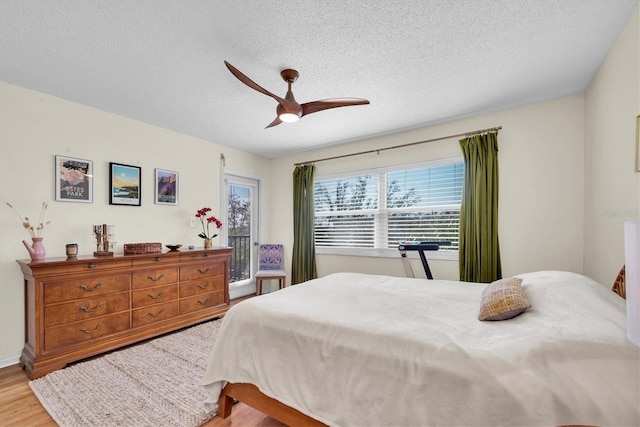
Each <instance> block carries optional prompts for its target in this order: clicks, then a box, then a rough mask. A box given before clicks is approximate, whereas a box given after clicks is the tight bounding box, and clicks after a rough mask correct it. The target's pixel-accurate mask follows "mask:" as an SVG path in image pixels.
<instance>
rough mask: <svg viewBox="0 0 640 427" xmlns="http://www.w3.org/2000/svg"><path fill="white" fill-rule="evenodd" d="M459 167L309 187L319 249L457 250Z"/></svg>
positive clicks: (342, 179)
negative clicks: (410, 246)
mask: <svg viewBox="0 0 640 427" xmlns="http://www.w3.org/2000/svg"><path fill="white" fill-rule="evenodd" d="M463 177H464V163H462V162H459V161H457V162H455V163H447V164H439V165H435V166H424V167H415V168H411V169H404V170H393V171H388V170H387V171H369V172H368V173H364V174H358V175H353V176H346V177H345V176H343V177H339V178H328V179H318V180H316V182H315V240H316V246H318V247H325V248H331V247H334V248H396V247H397V246H398V243H399V242H404V241H420V242H426V241H428V242H438V243H440V245H441V249H442V250H457V249H458V226H459V218H460V201H461V197H462V182H463Z"/></svg>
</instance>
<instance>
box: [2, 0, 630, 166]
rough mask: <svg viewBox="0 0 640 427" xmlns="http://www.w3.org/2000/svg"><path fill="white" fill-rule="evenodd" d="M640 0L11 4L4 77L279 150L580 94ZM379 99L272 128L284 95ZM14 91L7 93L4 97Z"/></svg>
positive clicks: (5, 13)
mask: <svg viewBox="0 0 640 427" xmlns="http://www.w3.org/2000/svg"><path fill="white" fill-rule="evenodd" d="M637 5H638V0H447V1H441V0H416V1H413V0H384V1H381V0H327V1H313V0H286V1H285V0H280V1H275V0H199V1H196V0H153V1H147V0H131V1H130V0H106V1H103V0H100V1H99V0H85V1H77V0H72V1H69V0H30V1H25V0H0V80H3V81H5V82H9V83H12V84H16V85H19V86H22V87H26V88H30V89H34V90H38V91H41V92H44V93H48V94H51V95H55V96H58V97H61V98H65V99H68V100H71V101H75V102H79V103H81V104H85V105H89V106H93V107H95V108H99V109H101V110H105V111H109V112H113V113H116V114H119V115H122V116H126V117H130V118H133V119H136V120H140V121H143V122H146V123H151V124H154V125H157V126H161V127H164V128H167V129H172V130H175V131H177V132H181V133H184V134H188V135H193V136H196V137H199V138H202V139H205V140H208V141H213V142H216V143H219V144H223V145H226V146H232V147H236V148H239V149H242V150H246V151H251V152H254V153H257V154H260V155H264V156H267V157H277V156H281V155H285V154H288V153H293V152H299V151H305V150H309V149H312V148H315V147H319V146H326V145H333V144H339V143H343V142H347V141H354V140H358V139H362V138H366V137H371V136H374V135H381V134H388V133H392V132H396V131H400V130H403V129H410V128H415V127H419V126H424V125H429V124H433V123H437V122H443V121H447V120H451V119H454V118H459V117H465V116H471V115H476V114H479V113H483V112H488V111H495V110H499V109H503V108H508V107H513V106H517V105H525V104H530V103H534V102H539V101H543V100H547V99H553V98H558V97H562V96H566V95H572V94H578V93H582V92H583V91H584V90H585V89H586V88H587V86H588V84H589V82H590V81H591V79H592V78H593V76H594V75H595V73H596V71H597V69H598V67H599V66H600V64H601V63H602V61H603V59H604V57H605V55H606V53H607V52H608V50H609V49H610V48H611V46H612V45H613V42H614V41H615V39H616V37H617V36H618V34H619V33H620V31H621V29H622V27H623V26H624V24H625V22H626V20H627V19H628V18H629V16H630V15H631V13H632V12H633V10H634V9H635V8H636V7H637ZM224 60H227V61H229V62H230V63H231V64H233V65H234V66H235V67H237V68H238V69H239V70H240V71H242V72H243V73H244V74H246V75H247V76H249V77H250V78H251V79H252V80H253V81H255V82H256V83H258V84H259V85H261V86H262V87H264V88H265V89H267V90H270V91H271V92H274V93H276V94H278V95H280V96H284V94H285V92H286V84H285V82H284V81H283V80H282V79H281V78H280V75H279V73H280V70H281V69H283V68H295V69H297V70H298V71H299V72H300V78H299V79H298V81H297V82H296V83H295V84H294V85H293V92H294V94H295V96H296V99H297V100H298V101H299V102H300V103H303V102H309V101H315V100H318V99H326V98H335V97H359V98H367V99H369V100H370V101H371V104H370V105H365V106H356V107H346V108H338V109H333V110H327V111H323V112H318V113H315V114H312V115H309V116H305V117H303V118H302V119H301V120H300V121H298V122H296V123H293V124H281V125H279V126H276V127H274V128H270V129H264V127H265V126H266V125H267V124H269V123H270V122H271V121H272V120H273V119H274V118H275V116H276V113H275V107H276V101H275V100H273V99H272V98H270V97H267V96H265V95H263V94H261V93H258V92H256V91H254V90H252V89H250V88H248V87H247V86H245V85H243V84H242V83H240V82H239V81H238V80H237V79H236V78H235V77H234V76H233V75H231V73H230V72H229V71H228V70H227V69H226V67H225V66H224V62H223V61H224ZM1 95H2V94H0V96H1Z"/></svg>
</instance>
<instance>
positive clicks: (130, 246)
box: [124, 243, 162, 255]
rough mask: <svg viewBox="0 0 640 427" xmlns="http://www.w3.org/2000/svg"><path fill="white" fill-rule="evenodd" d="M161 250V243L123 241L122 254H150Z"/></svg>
mask: <svg viewBox="0 0 640 427" xmlns="http://www.w3.org/2000/svg"><path fill="white" fill-rule="evenodd" d="M154 252H162V243H125V244H124V254H125V255H132V254H150V253H154Z"/></svg>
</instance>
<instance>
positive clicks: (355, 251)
mask: <svg viewBox="0 0 640 427" xmlns="http://www.w3.org/2000/svg"><path fill="white" fill-rule="evenodd" d="M399 252H400V251H398V250H397V249H371V248H318V247H316V254H318V255H339V256H362V257H374V258H399V257H400V253H399ZM424 254H425V256H426V257H427V259H428V260H443V261H458V251H424ZM407 257H409V258H410V259H420V256H419V255H418V252H417V251H407Z"/></svg>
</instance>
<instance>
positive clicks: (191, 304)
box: [180, 291, 225, 314]
mask: <svg viewBox="0 0 640 427" xmlns="http://www.w3.org/2000/svg"><path fill="white" fill-rule="evenodd" d="M224 303H225V301H224V292H223V291H218V292H209V293H207V294H202V295H196V296H193V297H189V298H184V299H181V300H180V314H186V313H191V312H194V311H198V310H202V309H205V308H209V307H215V306H216V305H220V304H224Z"/></svg>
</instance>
